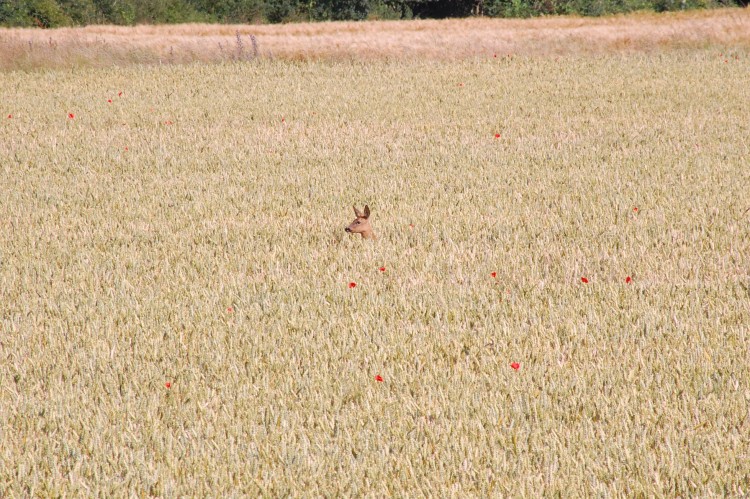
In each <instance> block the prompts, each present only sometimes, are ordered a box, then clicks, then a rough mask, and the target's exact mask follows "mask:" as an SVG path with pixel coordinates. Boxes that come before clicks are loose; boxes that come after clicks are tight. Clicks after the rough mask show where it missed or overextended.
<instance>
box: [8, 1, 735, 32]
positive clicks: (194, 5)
mask: <svg viewBox="0 0 750 499" xmlns="http://www.w3.org/2000/svg"><path fill="white" fill-rule="evenodd" d="M734 5H740V6H747V0H604V1H602V0H318V1H314V2H313V1H309V0H222V1H219V2H217V1H212V0H5V1H3V2H0V26H12V27H42V28H54V27H62V26H81V25H91V24H115V25H126V26H132V25H135V24H175V23H223V24H247V23H251V24H257V23H280V22H305V21H334V20H335V21H344V20H364V19H391V20H397V19H412V18H419V19H425V18H438V19H440V18H448V17H467V16H487V17H534V16H548V15H582V16H602V15H608V14H622V13H627V12H633V11H654V12H666V11H678V10H681V11H683V10H691V9H705V8H713V7H726V6H734Z"/></svg>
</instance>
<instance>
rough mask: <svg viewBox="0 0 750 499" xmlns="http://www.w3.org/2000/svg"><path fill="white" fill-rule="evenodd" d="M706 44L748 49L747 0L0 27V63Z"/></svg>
mask: <svg viewBox="0 0 750 499" xmlns="http://www.w3.org/2000/svg"><path fill="white" fill-rule="evenodd" d="M238 35H239V40H238ZM253 37H254V39H255V40H254V41H253ZM707 48H716V49H717V50H718V51H719V52H722V51H727V50H732V49H734V50H740V51H743V52H748V51H749V50H750V9H742V8H723V9H712V10H692V11H684V12H670V13H661V14H654V13H646V12H639V13H634V14H629V15H617V16H603V17H588V18H582V17H575V16H552V17H541V18H536V19H490V18H482V17H478V18H477V17H475V18H469V19H441V20H435V19H422V20H409V21H362V22H319V23H291V24H272V25H236V26H231V25H230V26H226V25H207V24H183V25H167V26H164V25H157V26H150V25H141V26H86V27H77V28H58V29H28V28H14V29H2V28H0V71H10V70H22V71H27V70H30V69H40V68H41V69H48V68H57V69H69V68H81V67H111V66H113V65H117V66H130V65H133V64H144V65H164V64H184V63H190V62H204V63H214V62H226V61H235V60H248V59H253V58H259V57H260V58H264V59H282V60H287V61H289V60H291V61H318V62H320V61H337V62H341V61H359V62H361V61H383V60H401V61H404V60H412V61H414V60H416V61H424V60H431V61H444V62H447V61H461V60H465V59H471V58H483V57H493V56H494V55H498V56H503V55H505V56H509V55H521V56H551V57H554V56H564V55H582V54H585V55H590V56H591V55H593V56H597V55H609V54H612V53H625V54H630V53H642V52H659V51H663V50H674V49H682V50H685V49H703V50H705V49H707Z"/></svg>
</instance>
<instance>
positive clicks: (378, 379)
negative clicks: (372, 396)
mask: <svg viewBox="0 0 750 499" xmlns="http://www.w3.org/2000/svg"><path fill="white" fill-rule="evenodd" d="M375 381H377V382H378V383H382V382H383V377H382V376H381V375H379V374H377V375H375Z"/></svg>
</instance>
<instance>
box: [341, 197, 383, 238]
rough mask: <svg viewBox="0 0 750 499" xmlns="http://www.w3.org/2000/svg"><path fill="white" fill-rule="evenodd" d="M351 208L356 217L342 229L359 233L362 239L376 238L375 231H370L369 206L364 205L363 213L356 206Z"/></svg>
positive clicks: (351, 232)
mask: <svg viewBox="0 0 750 499" xmlns="http://www.w3.org/2000/svg"><path fill="white" fill-rule="evenodd" d="M353 208H354V214H355V215H357V218H355V219H354V221H352V223H350V224H349V227H347V228H346V229H344V230H345V231H346V232H349V233H350V234H360V235H361V236H362V237H363V238H364V239H376V237H375V233H374V232H373V231H372V225H370V207H369V206H367V205H365V212H364V213H362V212H361V211H359V210H358V209H357V207H356V206H354V207H353Z"/></svg>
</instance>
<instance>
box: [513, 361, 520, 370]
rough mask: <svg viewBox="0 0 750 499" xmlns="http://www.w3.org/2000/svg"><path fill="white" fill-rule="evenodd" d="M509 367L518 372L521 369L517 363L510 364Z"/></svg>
mask: <svg viewBox="0 0 750 499" xmlns="http://www.w3.org/2000/svg"><path fill="white" fill-rule="evenodd" d="M510 367H512V368H513V369H515V370H516V371H518V370H519V369H520V368H521V364H519V363H518V362H511V363H510Z"/></svg>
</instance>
